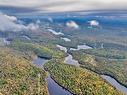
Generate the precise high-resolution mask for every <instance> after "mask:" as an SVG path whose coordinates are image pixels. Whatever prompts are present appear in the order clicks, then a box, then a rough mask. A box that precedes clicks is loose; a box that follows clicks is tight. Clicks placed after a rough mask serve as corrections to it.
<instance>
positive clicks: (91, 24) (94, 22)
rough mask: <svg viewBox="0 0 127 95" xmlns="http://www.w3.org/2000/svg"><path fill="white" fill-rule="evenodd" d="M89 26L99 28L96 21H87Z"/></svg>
mask: <svg viewBox="0 0 127 95" xmlns="http://www.w3.org/2000/svg"><path fill="white" fill-rule="evenodd" d="M88 22H89V24H90V26H99V22H98V21H97V20H91V21H88Z"/></svg>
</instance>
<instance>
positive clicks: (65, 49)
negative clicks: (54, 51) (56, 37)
mask: <svg viewBox="0 0 127 95" xmlns="http://www.w3.org/2000/svg"><path fill="white" fill-rule="evenodd" d="M57 47H58V48H59V49H60V50H63V51H64V52H66V53H67V48H66V47H63V46H61V45H57Z"/></svg>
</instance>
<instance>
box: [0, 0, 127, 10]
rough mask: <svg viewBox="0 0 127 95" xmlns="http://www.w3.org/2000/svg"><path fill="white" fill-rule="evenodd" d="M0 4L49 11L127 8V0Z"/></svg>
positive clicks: (12, 0)
mask: <svg viewBox="0 0 127 95" xmlns="http://www.w3.org/2000/svg"><path fill="white" fill-rule="evenodd" d="M0 5H7V6H16V7H17V6H18V7H29V8H36V9H39V10H42V11H43V10H44V11H48V12H61V11H76V10H103V9H111V10H112V9H127V0H0Z"/></svg>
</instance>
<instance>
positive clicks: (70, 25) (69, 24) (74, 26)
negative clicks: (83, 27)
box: [66, 21, 79, 29]
mask: <svg viewBox="0 0 127 95" xmlns="http://www.w3.org/2000/svg"><path fill="white" fill-rule="evenodd" d="M66 26H67V27H70V28H75V29H78V28H79V25H78V24H77V23H76V22H74V21H68V22H67V23H66Z"/></svg>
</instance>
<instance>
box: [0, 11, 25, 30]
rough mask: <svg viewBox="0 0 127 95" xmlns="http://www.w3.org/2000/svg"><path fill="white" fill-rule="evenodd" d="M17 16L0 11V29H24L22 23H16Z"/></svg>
mask: <svg viewBox="0 0 127 95" xmlns="http://www.w3.org/2000/svg"><path fill="white" fill-rule="evenodd" d="M16 21H17V18H16V17H13V16H8V15H5V14H2V13H0V31H21V30H24V29H26V27H25V26H24V25H22V24H17V23H16Z"/></svg>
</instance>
